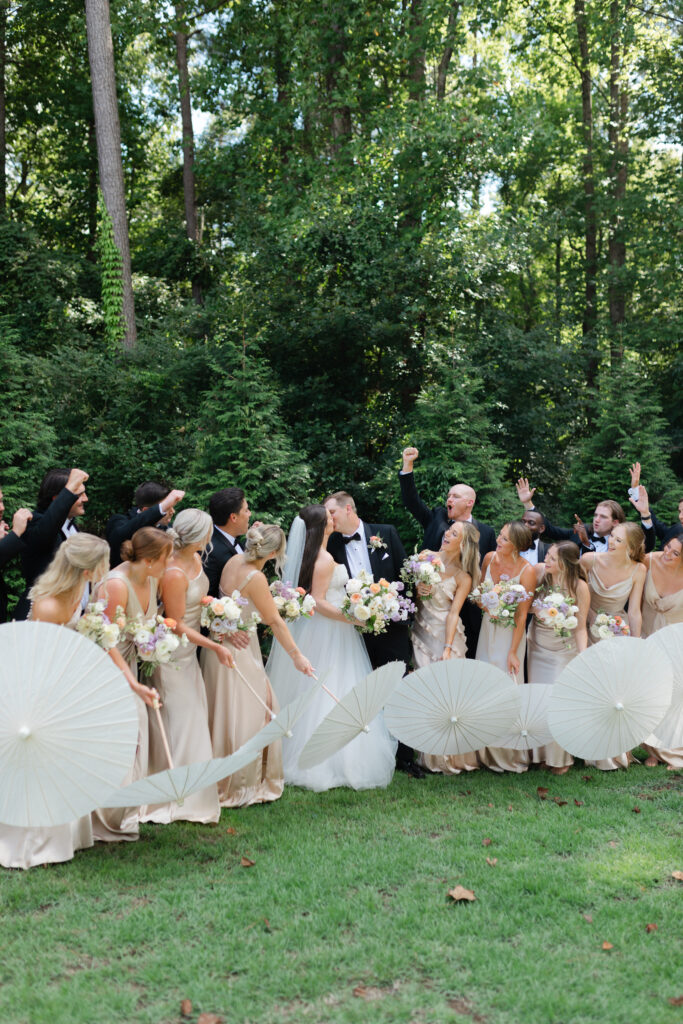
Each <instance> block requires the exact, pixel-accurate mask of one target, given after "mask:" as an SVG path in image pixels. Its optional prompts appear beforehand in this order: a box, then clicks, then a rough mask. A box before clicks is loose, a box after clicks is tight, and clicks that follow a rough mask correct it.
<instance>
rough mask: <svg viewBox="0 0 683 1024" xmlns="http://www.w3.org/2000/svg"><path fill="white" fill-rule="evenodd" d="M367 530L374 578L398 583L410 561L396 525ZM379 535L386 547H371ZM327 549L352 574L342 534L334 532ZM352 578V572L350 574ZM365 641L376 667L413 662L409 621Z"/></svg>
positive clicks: (370, 526)
mask: <svg viewBox="0 0 683 1024" xmlns="http://www.w3.org/2000/svg"><path fill="white" fill-rule="evenodd" d="M363 529H364V531H365V543H366V544H367V545H368V548H369V555H370V568H371V569H372V576H373V579H374V580H375V582H376V583H377V582H378V581H379V580H381V579H382V578H384V579H386V580H389V582H390V583H395V582H396V581H397V580H400V572H401V569H402V567H403V563H404V562H405V559H406V551H405V548H404V547H403V543H402V541H401V538H400V537H399V535H398V531H397V530H396V527H395V526H390V525H389V523H363ZM372 536H379V537H381V538H382V540H383V542H384V543H385V544H386V548H377V549H376V550H375V549H373V548H371V547H370V537H372ZM327 550H328V551H329V552H330V554H331V555H332V557H333V558H334V560H335V562H339V563H340V564H341V565H345V566H346V569H347V571H349V563H348V561H347V558H346V544H345V543H344V538H343V537H342V535H341V533H333V534H332V535H331V536H330V539H329V541H328V542H327ZM349 575H351V573H350V572H349ZM363 640H364V641H365V646H366V649H367V652H368V656H369V658H370V664H371V665H372V667H373V668H379V667H380V665H386V664H387V662H389V661H402V662H404V663H405V664H406V665H407V664H408V663H409V661H410V657H411V649H410V636H409V633H408V624H407V622H391V623H390V624H389V626H388V628H387V631H386V633H381V634H380V635H379V636H371V635H370V634H367V633H364V634H363Z"/></svg>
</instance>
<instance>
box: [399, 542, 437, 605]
mask: <svg viewBox="0 0 683 1024" xmlns="http://www.w3.org/2000/svg"><path fill="white" fill-rule="evenodd" d="M442 572H443V562H442V561H441V559H440V558H439V556H438V555H436V554H434V552H433V551H423V552H421V553H420V554H419V555H417V554H414V555H410V556H409V557H408V558H406V560H405V562H404V563H403V568H402V569H401V573H400V576H401V579H402V580H403V582H404V583H405V584H406V588H407V589H406V594H407V595H408V597H412V595H413V587H416V586H417V584H418V583H425V584H426V585H427V586H428V587H433V586H434V584H435V583H439V581H440V580H441V573H442ZM431 596H432V595H431V594H425V595H424V596H423V598H422V600H423V601H426V600H428V599H429V598H430V597H431Z"/></svg>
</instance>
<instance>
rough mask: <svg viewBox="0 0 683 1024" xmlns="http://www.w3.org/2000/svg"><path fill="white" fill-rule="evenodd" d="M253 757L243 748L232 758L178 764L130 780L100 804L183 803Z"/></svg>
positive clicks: (114, 805) (128, 805) (132, 805)
mask: <svg viewBox="0 0 683 1024" xmlns="http://www.w3.org/2000/svg"><path fill="white" fill-rule="evenodd" d="M253 760H254V754H253V751H251V750H245V748H244V747H241V748H240V750H237V751H235V753H234V754H230V756H229V757H216V758H213V759H212V760H211V761H201V762H198V763H196V764H189V765H178V766H177V767H176V768H169V769H166V771H163V772H157V773H156V774H155V775H148V776H147V778H145V779H138V780H137V781H136V782H131V784H130V785H129V786H122V787H121V789H117V790H116V791H115V792H114V793H110V794H109V796H108V797H107V798H106V800H103V801H102V803H101V804H100V807H141V806H143V805H144V804H164V803H169V802H171V803H178V804H182V803H183V801H184V800H185V798H186V797H188V796H191V795H192V794H193V793H197V792H198V791H199V790H200V789H206V788H207V786H213V785H215V783H217V782H220V781H221V779H225V778H227V777H228V775H232V774H233V773H234V772H238V771H239V770H240V768H244V766H245V765H246V764H249V763H250V762H251V761H253Z"/></svg>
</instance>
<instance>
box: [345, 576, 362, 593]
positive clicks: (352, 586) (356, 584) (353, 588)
mask: <svg viewBox="0 0 683 1024" xmlns="http://www.w3.org/2000/svg"><path fill="white" fill-rule="evenodd" d="M362 587H363V584H362V583H361V581H360V580H356V579H353V580H349V582H348V583H347V584H346V593H347V594H360V592H361V589H362Z"/></svg>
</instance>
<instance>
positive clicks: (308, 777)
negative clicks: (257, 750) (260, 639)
mask: <svg viewBox="0 0 683 1024" xmlns="http://www.w3.org/2000/svg"><path fill="white" fill-rule="evenodd" d="M290 631H291V633H292V636H293V637H294V639H295V640H296V643H297V646H298V648H299V650H300V651H301V652H302V653H303V654H305V655H306V657H307V658H308V659H309V660H310V662H311V664H312V665H313V667H314V668H315V670H316V675H317V676H318V678H319V679H320V680H321V681H322V682H323V683H324V684H325V686H327V687H328V688H329V689H330V690H331V691H332V693H334V694H335V696H336V697H338V698H342V697H344V696H345V695H346V694H347V693H348V692H349V691H350V690H351V689H353V687H354V686H355V685H356V683H359V682H360V681H361V680H362V679H364V678H365V676H366V675H368V673H369V672H371V671H372V666H371V665H370V659H369V658H368V655H367V651H366V650H365V644H364V643H363V640H362V638H361V637H360V635H359V634H358V632H357V631H356V630H355V629H354V627H353V626H351V625H346V624H345V623H343V622H335V621H334V620H333V619H328V618H325V617H324V616H323V615H320V614H317V615H316V616H315V617H314V618H311V619H300V620H299V622H295V623H293V624H292V626H290ZM267 672H268V676H269V678H270V681H271V685H272V687H273V689H274V690H275V693H276V695H277V698H278V701H279V702H280V706H281V707H284V705H285V704H288V703H289V702H290V701H291V700H294V698H295V697H298V696H299V695H300V694H301V693H303V692H304V691H305V690H307V689H308V688H309V687H310V686H311V680H310V679H309V678H308V677H307V676H304V675H302V674H301V672H297V670H296V669H295V668H294V665H293V663H292V659H291V658H290V657H289V655H288V654H286V653H285V651H284V650H283V649H282V647H280V645H279V644H278V643H277V641H276V642H275V643H274V644H273V650H272V652H271V655H270V658H269V659H268V665H267ZM333 707H334V701H333V700H332V698H331V697H330V696H329V695H328V694H326V693H325V692H324V690H321V691H320V692H319V693H318V694H317V695H316V697H315V698H314V700H313V703H312V704H310V705H309V707H308V709H307V710H306V711H305V712H304V714H303V716H302V718H300V719H299V721H298V722H297V723H296V725H295V726H294V729H293V735H292V737H291V739H290V738H285V739H283V741H282V760H283V766H284V774H285V782H286V783H289V784H291V785H294V786H303V787H304V788H305V789H312V790H315V791H316V792H320V791H322V790H325V789H333V788H334V787H335V786H349V787H350V788H351V789H374V788H376V787H384V786H388V785H389V783H390V782H391V778H392V776H393V773H394V761H395V756H396V741H395V740H394V739H392V738H391V736H390V735H389V732H388V730H387V727H386V725H385V724H384V718H383V715H382V712H380V713H379V715H377V717H376V718H375V719H374V720H373V721H372V723H371V725H370V730H369V732H367V733H361V734H360V736H357V737H356V738H355V739H354V740H352V741H351V742H350V743H348V744H347V745H346V746H345V747H342V749H341V750H339V751H337V753H335V754H332V756H331V757H329V758H327V760H326V761H323V762H322V763H321V764H318V765H316V766H315V767H313V768H307V769H304V768H299V765H298V761H299V756H300V754H301V751H302V750H303V748H304V746H305V745H306V743H307V742H308V740H309V739H310V736H311V734H312V733H313V731H314V730H315V729H316V727H317V726H318V725H319V724H320V722H321V721H322V719H323V718H324V717H325V715H327V714H328V712H330V711H331V710H332V708H333Z"/></svg>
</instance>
